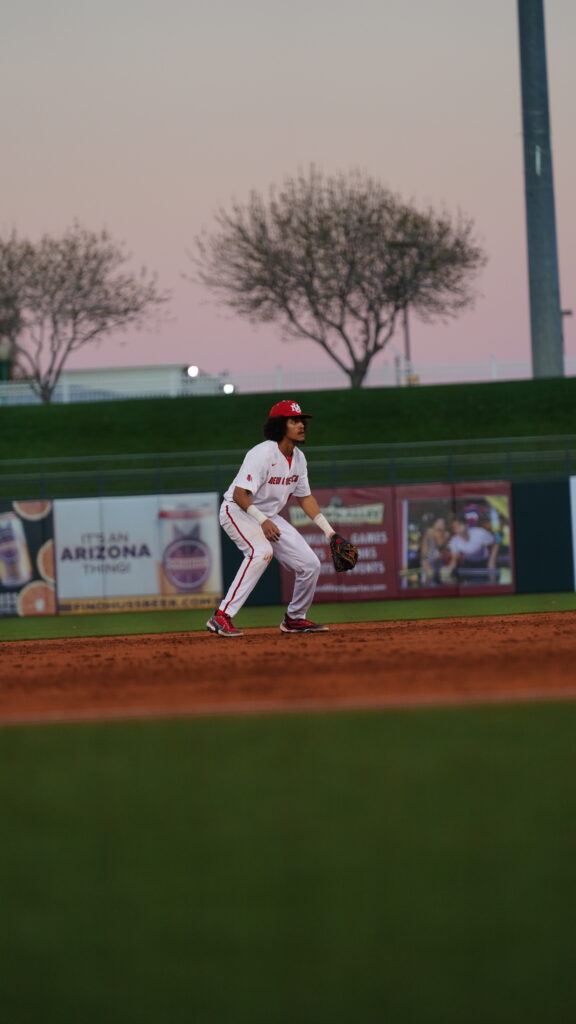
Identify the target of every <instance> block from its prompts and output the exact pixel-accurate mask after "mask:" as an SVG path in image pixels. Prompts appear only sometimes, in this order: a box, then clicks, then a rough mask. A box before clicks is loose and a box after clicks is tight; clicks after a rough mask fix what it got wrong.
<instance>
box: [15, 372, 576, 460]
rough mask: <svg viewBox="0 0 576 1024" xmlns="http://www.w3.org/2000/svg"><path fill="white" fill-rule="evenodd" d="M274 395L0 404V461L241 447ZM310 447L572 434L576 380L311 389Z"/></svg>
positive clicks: (257, 430)
mask: <svg viewBox="0 0 576 1024" xmlns="http://www.w3.org/2000/svg"><path fill="white" fill-rule="evenodd" d="M278 397H283V396H279V395H278V394H273V395H267V394H252V395H241V394H238V395H232V396H229V397H227V396H221V395H214V396H203V397H198V398H195V397H186V398H156V399H133V400H130V401H121V402H95V403H79V404H74V405H54V406H19V407H11V406H4V407H0V437H1V438H2V446H1V456H0V457H1V458H2V459H3V460H4V459H11V458H14V459H16V458H29V457H50V456H66V455H83V454H115V453H126V452H130V453H132V452H134V453H136V452H176V451H181V452H182V451H194V450H211V451H214V450H218V449H242V448H247V447H249V446H251V445H252V444H254V443H256V442H257V441H258V440H259V439H260V437H261V425H262V423H263V422H264V420H265V419H266V416H267V413H268V410H269V408H270V406H271V404H272V402H274V401H276V400H277V399H278ZM287 397H295V398H297V399H298V400H299V401H300V402H301V403H302V407H303V408H305V410H306V412H308V411H310V412H312V413H313V414H314V419H313V421H312V425H311V429H310V436H309V441H310V444H312V445H343V444H369V443H371V442H375V441H377V442H400V443H402V442H410V441H416V442H420V441H436V440H450V439H454V438H482V437H491V438H494V437H529V436H537V435H546V434H571V433H575V432H576V431H575V417H574V408H575V406H576V378H566V379H561V380H557V379H551V380H526V381H502V382H495V383H489V384H444V385H436V386H433V387H432V386H431V387H412V388H369V389H365V390H361V391H352V390H349V389H348V390H342V391H314V392H305V393H302V394H295V395H289V396H287Z"/></svg>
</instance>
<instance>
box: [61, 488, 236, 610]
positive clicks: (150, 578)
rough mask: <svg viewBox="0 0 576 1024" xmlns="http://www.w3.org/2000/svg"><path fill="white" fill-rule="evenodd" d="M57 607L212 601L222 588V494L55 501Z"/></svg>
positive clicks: (204, 604)
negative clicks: (219, 496)
mask: <svg viewBox="0 0 576 1024" xmlns="http://www.w3.org/2000/svg"><path fill="white" fill-rule="evenodd" d="M54 529H55V537H56V543H55V561H56V571H57V593H58V611H59V612H61V613H63V614H75V613H82V612H102V611H153V610H158V609H170V608H204V607H206V608H211V607H212V606H213V604H214V603H218V601H219V600H220V597H221V595H222V569H221V556H220V527H219V524H218V495H217V494H171V495H138V496H133V497H119V498H72V499H66V500H62V501H55V502H54Z"/></svg>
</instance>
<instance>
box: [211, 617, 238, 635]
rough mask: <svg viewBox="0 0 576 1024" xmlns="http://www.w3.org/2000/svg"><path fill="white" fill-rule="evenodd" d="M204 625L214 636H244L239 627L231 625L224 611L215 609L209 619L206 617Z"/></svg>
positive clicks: (230, 620)
mask: <svg viewBox="0 0 576 1024" xmlns="http://www.w3.org/2000/svg"><path fill="white" fill-rule="evenodd" d="M206 626H207V627H208V629H209V630H210V632H211V633H215V634H216V636H244V633H243V632H242V630H241V629H236V627H235V626H233V625H232V619H231V618H230V616H229V615H226V612H221V611H217V612H214V615H213V616H212V618H211V619H208V622H207V623H206Z"/></svg>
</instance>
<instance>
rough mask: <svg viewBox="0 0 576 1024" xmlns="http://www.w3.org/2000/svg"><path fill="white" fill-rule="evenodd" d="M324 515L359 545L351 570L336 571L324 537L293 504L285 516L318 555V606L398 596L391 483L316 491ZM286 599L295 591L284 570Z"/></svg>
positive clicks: (284, 596)
mask: <svg viewBox="0 0 576 1024" xmlns="http://www.w3.org/2000/svg"><path fill="white" fill-rule="evenodd" d="M314 496H315V497H316V498H317V500H318V502H319V504H320V508H321V510H322V513H323V514H324V515H325V516H326V518H327V519H328V521H329V522H330V523H331V525H332V526H333V527H334V529H335V530H337V531H338V533H340V534H342V535H343V536H344V537H345V538H346V539H347V540H349V541H351V543H352V544H354V545H356V547H357V548H358V562H357V564H356V566H355V568H354V571H353V572H350V573H348V572H347V573H337V572H336V571H335V569H334V565H333V562H332V558H331V556H330V548H329V545H328V542H327V540H326V538H325V537H324V535H323V534H322V533H321V532H320V531H319V530H318V529H316V527H315V525H314V523H312V522H311V521H310V519H309V518H308V516H307V515H306V514H305V513H304V512H303V511H302V509H301V508H300V506H299V505H297V504H296V503H295V502H294V503H291V504H289V505H288V506H287V508H286V509H285V512H284V513H283V515H284V516H285V517H286V518H287V519H288V521H289V522H290V523H292V526H294V527H296V529H297V530H298V532H299V533H301V534H302V536H303V537H304V539H305V541H306V542H307V544H309V545H310V547H311V548H312V549H313V551H314V552H315V553H316V554H317V556H318V558H319V559H320V564H321V569H320V577H319V579H318V584H317V586H316V594H315V597H314V603H315V604H321V603H323V602H332V601H374V600H380V601H381V600H384V599H385V598H389V597H396V596H397V583H396V566H395V552H394V543H393V532H392V514H393V490H392V488H391V487H348V488H343V487H342V488H340V487H339V488H337V489H334V490H329V489H327V488H325V489H320V490H315V491H314ZM280 580H281V588H282V600H283V601H285V602H287V601H288V600H289V598H290V594H291V593H292V587H293V576H292V573H291V572H289V571H288V570H287V569H284V568H282V569H281V573H280Z"/></svg>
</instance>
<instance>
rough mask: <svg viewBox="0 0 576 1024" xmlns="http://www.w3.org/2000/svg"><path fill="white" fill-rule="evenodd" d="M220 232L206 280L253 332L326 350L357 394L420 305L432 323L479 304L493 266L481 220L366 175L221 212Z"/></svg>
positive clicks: (209, 241) (311, 182) (208, 244)
mask: <svg viewBox="0 0 576 1024" xmlns="http://www.w3.org/2000/svg"><path fill="white" fill-rule="evenodd" d="M216 224H217V227H216V229H215V230H214V231H213V232H212V233H208V232H205V233H204V234H203V235H202V236H201V237H199V238H197V239H196V252H195V254H194V255H193V257H192V258H193V262H194V264H195V266H196V273H195V280H197V281H200V282H201V283H202V284H204V285H206V286H207V287H208V288H209V289H211V290H212V291H213V292H214V293H216V294H217V295H218V296H219V297H220V298H222V299H223V300H224V302H225V303H226V304H227V305H228V306H229V307H231V308H232V309H233V310H234V311H235V312H236V313H238V314H240V315H241V316H244V317H247V318H248V319H250V320H251V321H252V322H255V323H262V322H275V323H277V324H279V326H280V327H281V328H282V330H283V332H284V334H285V336H288V337H289V336H292V337H299V338H310V339H311V340H312V341H314V342H316V344H318V345H320V347H321V348H322V349H323V350H324V352H326V354H327V355H328V356H330V358H331V359H333V360H334V362H335V363H336V364H337V365H338V366H339V367H340V369H341V370H343V371H344V373H346V374H347V375H348V377H349V378H350V384H351V386H352V387H360V386H361V385H362V383H363V381H364V379H365V377H366V373H367V371H368V368H369V366H370V363H371V362H372V360H373V359H374V357H375V356H376V355H377V354H378V352H380V351H382V349H383V348H384V347H385V345H386V344H387V342H388V341H389V340H390V338H391V337H392V335H393V333H394V330H395V327H396V324H397V321H398V317H399V314H400V313H402V312H405V311H406V310H407V308H408V306H411V307H412V308H413V309H414V311H415V312H416V314H417V315H418V316H420V317H421V318H422V319H423V320H432V319H434V318H447V317H452V316H455V315H457V314H458V313H459V312H461V311H462V310H463V309H465V308H467V307H468V306H471V305H472V304H473V301H474V294H473V291H472V281H473V278H474V277H475V275H476V274H477V273H478V271H479V270H480V269H481V267H482V266H483V265H484V263H485V262H486V260H485V256H484V253H483V252H482V249H481V248H480V246H479V245H478V244H477V242H476V241H475V239H474V234H473V225H472V222H471V220H470V219H468V218H467V217H465V216H463V215H462V214H459V215H457V216H456V217H451V216H450V215H449V214H448V213H447V212H444V211H442V212H440V213H437V212H435V211H434V210H432V209H423V210H419V209H417V208H416V207H415V206H414V205H413V204H411V203H407V202H405V201H404V200H402V199H401V198H400V196H398V195H396V194H395V193H393V192H391V191H390V190H389V189H387V188H385V187H384V186H382V185H381V184H379V183H378V182H377V181H375V180H374V179H372V178H369V177H366V176H364V175H362V174H360V173H359V172H352V173H351V174H349V175H347V176H345V175H337V176H335V177H324V176H323V175H322V173H321V172H319V171H317V170H316V169H315V168H314V167H311V168H310V170H309V172H308V174H307V175H303V174H301V175H299V176H298V177H296V178H288V179H287V180H286V181H285V183H284V185H283V186H282V188H281V189H280V190H276V189H274V188H272V189H271V190H270V193H269V196H268V198H267V199H264V198H262V197H261V196H260V195H259V194H257V193H256V192H252V193H251V195H250V198H249V200H248V202H247V203H246V204H244V205H243V204H241V203H239V202H235V203H234V204H233V205H232V209H231V210H230V211H229V212H228V211H227V210H225V209H223V208H220V209H219V210H218V211H217V214H216Z"/></svg>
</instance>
